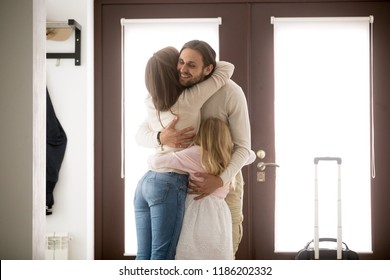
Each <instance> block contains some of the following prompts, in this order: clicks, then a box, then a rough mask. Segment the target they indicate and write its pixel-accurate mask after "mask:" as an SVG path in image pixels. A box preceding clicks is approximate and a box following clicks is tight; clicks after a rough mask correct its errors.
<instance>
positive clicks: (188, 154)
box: [148, 146, 230, 198]
mask: <svg viewBox="0 0 390 280" xmlns="http://www.w3.org/2000/svg"><path fill="white" fill-rule="evenodd" d="M200 153H201V148H200V147H199V146H191V147H189V148H187V149H184V150H181V151H176V152H173V153H167V154H155V155H153V156H151V157H149V159H148V164H149V165H150V167H151V168H152V169H160V168H173V169H178V170H183V171H185V172H188V173H189V175H190V179H195V180H197V181H200V180H202V179H201V178H199V177H196V176H194V173H196V172H206V171H205V170H204V169H203V167H202V165H201V164H200ZM229 186H230V182H228V183H227V184H225V185H224V186H222V187H221V188H218V189H216V190H215V191H214V192H213V193H212V195H215V196H217V197H220V198H225V197H226V195H227V194H228V193H229Z"/></svg>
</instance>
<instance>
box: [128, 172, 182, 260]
mask: <svg viewBox="0 0 390 280" xmlns="http://www.w3.org/2000/svg"><path fill="white" fill-rule="evenodd" d="M187 184H188V175H184V174H179V173H174V172H154V171H148V172H146V174H145V175H144V176H143V177H142V178H141V180H140V181H139V182H138V185H137V189H136V191H135V196H134V212H135V224H136V231H137V246H138V252H137V258H136V259H137V260H173V259H175V254H176V245H177V242H178V240H179V235H180V231H181V225H182V223H183V217H184V207H185V199H186V195H187Z"/></svg>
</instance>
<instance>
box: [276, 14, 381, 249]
mask: <svg viewBox="0 0 390 280" xmlns="http://www.w3.org/2000/svg"><path fill="white" fill-rule="evenodd" d="M372 19H373V18H372V17H357V18H354V17H352V18H349V17H347V18H272V19H271V22H272V23H273V28H274V62H275V69H274V70H275V149H276V150H275V152H276V162H277V163H278V164H279V165H280V168H278V170H277V176H276V202H275V251H277V252H297V251H298V250H299V249H301V248H302V247H303V246H304V245H305V244H306V243H307V242H308V241H310V240H311V239H312V238H313V237H314V228H313V227H314V164H313V159H314V157H321V156H333V157H341V158H342V160H343V163H342V173H341V174H342V183H341V185H342V225H343V229H342V237H343V241H345V242H346V243H347V244H348V245H349V247H350V248H351V249H353V250H355V251H358V252H371V250H372V248H371V205H370V203H371V196H370V193H371V176H370V175H371V172H370V171H371V169H370V168H371V166H372V164H371V163H372V158H371V151H372V149H371V146H370V145H371V143H370V142H371V141H370V140H371V138H370V137H371V136H370V132H371V128H372V123H371V119H370V117H371V110H370V109H371V107H370V106H371V104H370V101H371V99H370V98H372V96H371V95H370V94H371V93H372V90H371V89H372V88H371V83H370V81H371V80H370V78H371V77H370V75H371V72H370V69H371V67H370V58H371V53H370V46H371V43H372V42H371V40H370V38H371V37H370V35H372V33H371V31H372V29H370V28H371V27H372ZM333 165H335V164H334V163H333ZM333 165H332V164H319V197H320V198H319V199H320V201H319V232H320V237H337V213H336V211H337V167H336V166H333Z"/></svg>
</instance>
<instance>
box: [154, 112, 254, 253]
mask: <svg viewBox="0 0 390 280" xmlns="http://www.w3.org/2000/svg"><path fill="white" fill-rule="evenodd" d="M194 143H195V145H193V146H191V147H189V148H187V149H184V150H181V151H177V152H174V153H169V154H156V155H153V156H151V157H150V158H149V160H148V163H149V165H150V167H151V168H153V169H154V168H164V167H165V168H174V169H178V170H182V171H185V172H188V173H189V175H190V179H193V178H194V179H197V180H199V178H195V177H194V173H197V172H207V173H209V174H212V175H219V174H221V173H222V172H223V170H224V169H225V168H226V167H227V166H228V164H229V162H230V160H231V155H232V151H233V142H232V137H231V134H230V130H229V127H228V125H227V124H226V123H225V122H224V121H222V120H220V119H218V118H208V119H206V120H204V121H203V122H202V123H201V125H200V128H199V132H198V134H197V135H196V137H195V140H194ZM254 160H255V154H254V153H253V152H252V153H251V157H250V159H249V160H248V162H247V163H246V164H250V163H252V162H253V161H254ZM229 188H230V184H227V185H225V186H223V187H221V188H219V189H217V190H216V191H215V192H214V193H212V194H211V195H209V196H206V197H205V198H203V199H199V200H194V197H196V196H197V195H190V194H189V195H187V197H186V202H185V211H184V221H183V225H182V230H181V233H180V237H179V242H178V245H177V248H176V259H178V260H231V259H234V255H233V240H232V218H231V214H230V210H229V207H228V205H227V204H226V202H225V199H224V198H225V197H226V195H227V194H228V192H229Z"/></svg>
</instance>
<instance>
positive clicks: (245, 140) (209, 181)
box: [188, 84, 251, 199]
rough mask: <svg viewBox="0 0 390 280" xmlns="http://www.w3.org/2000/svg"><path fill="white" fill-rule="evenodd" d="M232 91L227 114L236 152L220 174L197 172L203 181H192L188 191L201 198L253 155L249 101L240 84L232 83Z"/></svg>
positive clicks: (239, 168)
mask: <svg viewBox="0 0 390 280" xmlns="http://www.w3.org/2000/svg"><path fill="white" fill-rule="evenodd" d="M231 86H232V88H230V90H231V91H234V93H233V94H231V95H230V97H229V98H228V99H226V104H225V106H226V107H225V108H226V116H227V121H228V123H229V127H230V131H231V134H232V138H233V143H234V152H233V155H232V159H231V161H230V163H229V165H228V167H227V168H226V169H225V171H224V172H223V173H222V174H221V175H220V176H213V175H209V174H204V173H201V174H195V175H196V176H197V177H203V181H202V182H199V181H190V184H189V189H190V191H189V192H188V193H191V194H200V196H198V197H197V198H198V199H200V198H202V197H204V196H207V195H209V194H211V193H212V192H214V191H215V190H216V189H217V188H219V187H222V186H223V185H225V184H226V183H227V182H229V181H231V180H232V178H233V177H234V176H235V175H236V174H237V173H238V172H239V171H240V170H241V168H242V167H243V166H244V165H245V164H246V163H247V162H248V159H249V158H250V157H251V132H250V122H249V113H248V106H247V101H246V98H245V95H244V92H243V91H242V89H241V88H240V87H239V86H238V85H236V84H235V85H231Z"/></svg>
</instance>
